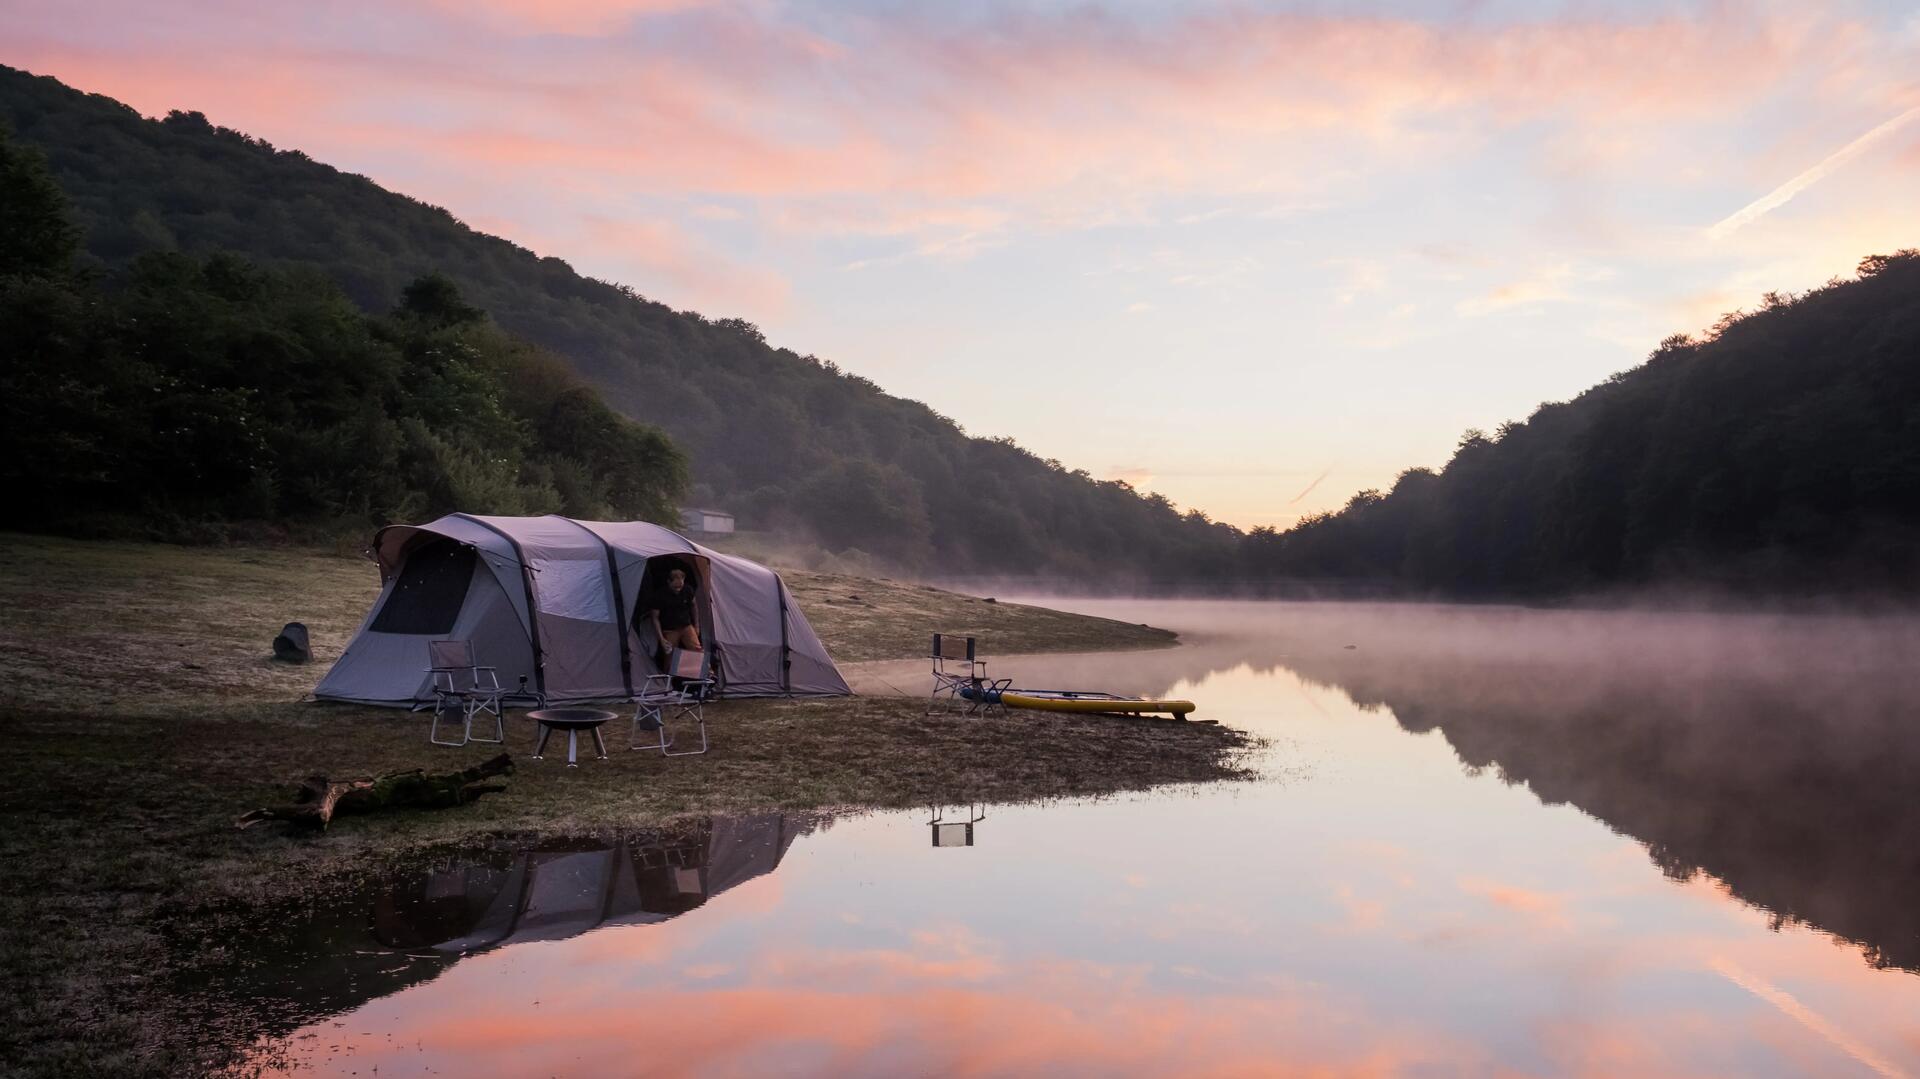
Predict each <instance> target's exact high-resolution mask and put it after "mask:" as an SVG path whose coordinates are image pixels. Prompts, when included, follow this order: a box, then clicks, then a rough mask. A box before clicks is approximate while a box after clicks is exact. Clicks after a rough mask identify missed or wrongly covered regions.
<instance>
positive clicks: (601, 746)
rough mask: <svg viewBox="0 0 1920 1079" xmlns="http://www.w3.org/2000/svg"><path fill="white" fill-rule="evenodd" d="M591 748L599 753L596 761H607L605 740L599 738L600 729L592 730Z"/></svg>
mask: <svg viewBox="0 0 1920 1079" xmlns="http://www.w3.org/2000/svg"><path fill="white" fill-rule="evenodd" d="M593 748H595V749H597V750H599V751H600V756H599V757H597V758H595V759H596V760H606V759H607V740H606V739H605V738H602V737H600V728H598V727H595V728H593Z"/></svg>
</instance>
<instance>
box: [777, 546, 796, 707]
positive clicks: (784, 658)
mask: <svg viewBox="0 0 1920 1079" xmlns="http://www.w3.org/2000/svg"><path fill="white" fill-rule="evenodd" d="M773 583H774V591H775V592H777V593H779V595H780V692H781V693H783V694H785V695H786V696H789V697H791V696H793V647H792V645H791V643H790V642H789V641H788V640H787V580H786V578H784V577H782V576H780V575H779V574H775V575H774V578H773Z"/></svg>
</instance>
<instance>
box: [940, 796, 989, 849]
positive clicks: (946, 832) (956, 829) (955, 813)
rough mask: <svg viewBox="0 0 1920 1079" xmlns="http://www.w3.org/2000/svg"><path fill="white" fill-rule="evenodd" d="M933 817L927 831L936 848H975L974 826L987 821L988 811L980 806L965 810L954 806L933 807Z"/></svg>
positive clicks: (968, 807) (970, 806)
mask: <svg viewBox="0 0 1920 1079" xmlns="http://www.w3.org/2000/svg"><path fill="white" fill-rule="evenodd" d="M930 812H931V813H932V816H931V817H929V818H928V820H927V831H928V832H929V833H930V834H931V835H932V838H933V845H934V846H936V847H971V846H973V826H974V825H976V824H979V823H980V822H981V821H983V820H986V819H987V811H986V810H985V809H984V808H982V807H981V806H979V805H969V806H967V807H966V808H965V809H958V808H955V807H952V806H933V807H931V809H930Z"/></svg>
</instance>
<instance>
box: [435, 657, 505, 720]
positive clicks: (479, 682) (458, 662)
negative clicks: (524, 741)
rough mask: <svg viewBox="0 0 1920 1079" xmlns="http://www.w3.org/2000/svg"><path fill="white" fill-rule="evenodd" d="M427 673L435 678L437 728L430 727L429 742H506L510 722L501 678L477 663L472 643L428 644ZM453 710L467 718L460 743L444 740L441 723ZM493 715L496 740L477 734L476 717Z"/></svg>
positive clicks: (488, 668)
mask: <svg viewBox="0 0 1920 1079" xmlns="http://www.w3.org/2000/svg"><path fill="white" fill-rule="evenodd" d="M427 662H428V663H429V664H430V666H428V668H427V673H429V674H431V675H432V676H433V698H434V704H433V725H432V726H430V727H428V728H427V741H429V742H432V743H433V744H434V745H436V746H464V745H466V744H467V743H468V742H504V741H506V740H507V726H506V719H505V717H504V716H502V715H501V712H500V699H501V698H502V697H505V696H506V695H507V694H506V690H504V689H502V688H500V675H499V672H497V671H495V670H494V669H493V668H492V667H483V666H480V665H479V664H478V663H476V662H474V658H473V642H472V641H428V642H427ZM449 710H454V711H458V712H459V713H460V714H461V715H462V716H463V717H465V720H466V722H465V725H464V726H462V728H461V731H460V740H459V741H458V742H455V741H452V740H451V739H445V738H441V737H440V720H441V718H442V717H443V716H445V715H446V713H447V712H448V711H449ZM482 712H491V713H493V737H492V738H481V737H478V736H476V735H475V734H474V733H473V717H474V716H476V715H479V714H480V713H482Z"/></svg>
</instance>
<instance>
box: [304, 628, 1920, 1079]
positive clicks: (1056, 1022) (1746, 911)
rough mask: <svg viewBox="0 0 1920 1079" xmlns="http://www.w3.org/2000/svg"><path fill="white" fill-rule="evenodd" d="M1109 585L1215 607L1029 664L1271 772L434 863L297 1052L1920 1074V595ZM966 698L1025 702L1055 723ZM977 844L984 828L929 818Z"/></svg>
mask: <svg viewBox="0 0 1920 1079" xmlns="http://www.w3.org/2000/svg"><path fill="white" fill-rule="evenodd" d="M1114 613H1122V616H1123V617H1129V618H1130V620H1133V621H1151V622H1154V623H1156V624H1161V625H1172V626H1175V627H1178V628H1182V629H1184V630H1187V634H1186V639H1187V640H1188V641H1189V644H1188V646H1187V647H1184V648H1181V649H1177V650H1172V651H1167V652H1159V653H1144V654H1132V655H1123V656H1105V657H1092V656H1088V657H1031V658H1030V657H1002V658H999V659H995V660H994V662H995V663H996V673H1008V674H1018V675H1021V676H1022V677H1023V680H1024V679H1026V678H1029V677H1030V678H1032V679H1034V680H1035V681H1036V684H1047V685H1074V686H1078V685H1087V686H1094V687H1101V688H1113V689H1117V690H1124V691H1130V692H1142V693H1151V694H1155V695H1161V694H1166V695H1176V696H1190V697H1192V698H1193V699H1195V700H1196V701H1198V702H1199V703H1200V705H1201V707H1202V709H1203V710H1204V711H1203V715H1206V716H1208V717H1209V718H1217V719H1220V720H1221V721H1223V722H1228V723H1233V724H1236V725H1239V726H1243V727H1249V728H1253V729H1256V730H1258V731H1261V732H1262V733H1265V734H1266V735H1268V736H1269V737H1270V738H1271V739H1272V749H1271V751H1270V753H1269V755H1268V756H1267V757H1266V758H1265V760H1264V763H1263V770H1264V771H1265V772H1266V773H1267V775H1268V777H1269V779H1270V781H1269V782H1265V783H1259V784H1233V785H1226V786H1220V787H1208V788H1197V789H1183V790H1180V791H1175V792H1171V793H1169V794H1160V795H1143V796H1127V797H1121V798H1114V799H1105V800H1099V801H1094V802H1075V803H1065V804H1051V805H1044V806H1003V805H995V806H990V807H988V806H933V807H928V808H927V809H926V810H925V811H921V812H904V813H878V814H865V815H852V816H843V817H840V818H838V819H837V820H835V821H834V824H833V827H832V829H831V830H830V831H828V830H826V829H820V830H818V831H817V832H816V834H815V835H813V836H812V837H811V838H809V839H808V840H807V841H806V842H805V843H804V844H796V843H795V842H794V838H793V837H795V836H797V835H800V834H803V833H805V832H806V831H808V830H809V829H811V828H812V823H811V822H809V821H804V820H795V819H794V818H785V819H774V820H772V821H771V822H769V819H768V818H755V819H754V821H751V822H722V821H716V822H714V823H713V824H712V825H710V826H708V827H707V828H706V830H705V831H704V832H700V833H699V834H697V835H694V836H691V837H674V838H671V839H670V838H669V837H642V838H641V839H639V840H628V841H626V842H624V843H614V842H608V843H599V844H571V845H568V844H548V845H545V846H543V847H540V848H538V849H535V850H529V851H517V850H511V851H510V850H502V851H498V852H490V853H487V854H486V855H484V856H480V857H469V858H465V859H462V860H458V861H452V860H447V861H442V862H440V863H436V864H434V865H430V866H421V867H417V868H415V869H413V870H410V871H409V874H408V875H405V876H403V877H401V878H396V879H394V880H390V881H388V882H386V883H384V884H382V885H381V886H380V888H379V889H376V890H374V891H371V892H369V893H368V894H366V895H365V896H364V897H362V901H361V905H360V906H358V907H357V908H355V910H354V913H353V917H352V918H351V919H349V921H352V922H353V924H351V925H346V926H344V927H343V930H342V932H341V933H340V934H338V935H337V936H336V937H334V938H333V939H332V942H331V944H330V945H329V947H331V948H332V949H333V951H332V953H331V958H330V960H329V962H330V963H331V966H330V967H329V966H328V965H327V964H326V963H322V962H320V961H319V960H318V959H316V961H315V963H314V964H313V965H312V966H311V967H310V968H309V969H310V970H311V972H312V974H313V975H314V976H317V977H319V978H322V979H324V978H328V977H333V978H336V979H337V978H339V977H340V976H341V975H340V974H339V972H340V971H343V970H352V971H355V972H356V973H354V974H353V975H352V978H351V980H353V981H355V982H356V984H355V986H354V987H353V989H352V991H351V992H345V993H340V994H336V995H335V996H333V997H332V998H331V1002H330V1003H329V1004H328V1006H327V1007H326V1008H325V1009H320V1010H318V1011H317V1012H316V1013H315V1014H326V1015H332V1016H334V1018H332V1019H330V1020H328V1021H327V1022H325V1023H313V1024H310V1025H309V1026H307V1027H306V1028H305V1029H304V1030H303V1031H302V1032H300V1034H299V1035H298V1036H297V1037H296V1038H295V1039H293V1040H292V1041H291V1042H290V1043H287V1044H291V1045H293V1046H294V1047H295V1052H294V1054H293V1056H294V1062H295V1063H298V1064H300V1065H302V1066H306V1067H312V1068H315V1069H317V1070H321V1071H327V1072H332V1073H336V1074H348V1073H351V1072H355V1071H357V1072H359V1074H362V1075H365V1074H368V1073H369V1072H370V1071H371V1070H372V1069H373V1068H375V1067H377V1068H378V1069H379V1073H380V1074H381V1075H383V1076H386V1075H393V1074H420V1073H427V1072H437V1073H441V1074H464V1075H499V1076H508V1075H518V1074H527V1073H534V1072H538V1073H542V1074H546V1073H554V1074H578V1075H588V1074H595V1075H597V1074H635V1073H655V1074H688V1073H697V1074H739V1075H756V1074H766V1073H769V1072H778V1073H781V1074H820V1075H876V1076H881V1075H886V1076H891V1075H898V1074H907V1073H913V1074H953V1073H962V1074H982V1075H1027V1074H1036V1073H1070V1074H1092V1073H1098V1074H1166V1073H1174V1072H1178V1073H1182V1074H1231V1075H1250V1074H1260V1075H1265V1074H1287V1073H1292V1072H1300V1073H1312V1074H1328V1075H1344V1074H1368V1075H1383V1074H1465V1075H1480V1074H1491V1073H1512V1074H1582V1073H1584V1074H1599V1075H1628V1074H1631V1075H1662V1074H1738V1075H1757V1074H1820V1075H1825V1074H1851V1073H1858V1072H1862V1071H1864V1072H1866V1073H1876V1072H1877V1073H1879V1074H1883V1075H1897V1074H1909V1073H1920V978H1914V977H1913V976H1912V975H1910V974H1908V973H1906V970H1912V969H1914V968H1915V966H1916V963H1917V962H1920V948H1917V947H1916V943H1915V933H1916V928H1917V927H1920V916H1916V915H1914V914H1912V913H1910V912H1909V911H1907V910H1906V909H1905V908H1904V906H1903V903H1904V901H1905V900H1906V899H1907V897H1909V896H1910V895H1911V894H1913V891H1914V888H1915V885H1916V884H1920V869H1917V868H1916V864H1915V861H1914V859H1913V858H1912V856H1911V853H1910V852H1911V851H1912V850H1914V849H1915V841H1916V840H1920V814H1917V813H1916V811H1915V810H1913V809H1911V808H1909V807H1908V806H1906V805H1905V804H1904V802H1903V799H1902V795H1903V794H1905V793H1906V792H1907V791H1909V790H1911V789H1912V787H1911V781H1912V779H1913V778H1915V772H1916V771H1920V746H1916V745H1915V744H1914V742H1915V741H1916V739H1914V738H1913V737H1911V736H1910V735H1909V734H1908V731H1909V725H1910V721H1909V720H1908V718H1907V717H1908V716H1909V715H1910V714H1911V710H1910V709H1909V708H1908V706H1907V704H1906V702H1907V701H1910V700H1914V699H1920V697H1916V696H1915V694H1917V693H1920V684H1916V679H1917V678H1920V672H1914V671H1910V670H1908V669H1907V664H1906V663H1905V662H1904V660H1905V657H1906V656H1908V655H1911V654H1916V653H1915V651H1914V649H1915V646H1916V645H1920V630H1916V629H1915V628H1914V626H1913V625H1910V624H1906V623H1875V624H1865V623H1857V622H1852V621H1848V620H1826V621H1821V620H1804V619H1800V620H1768V619H1750V618H1749V619H1729V618H1712V617H1704V616H1702V617H1692V616H1686V617H1681V616H1659V617H1648V616H1629V615H1618V616H1614V615H1574V614H1565V613H1553V612H1516V611H1502V610H1497V609H1478V610H1469V611H1456V610H1443V609H1434V608H1411V607H1392V606H1384V605H1298V604H1239V605H1204V604H1196V605H1180V604H1171V605H1168V604H1157V605H1154V606H1152V607H1133V608H1127V609H1124V611H1123V610H1122V609H1120V608H1115V609H1114ZM854 673H855V677H856V678H858V677H862V676H866V677H870V678H879V679H896V678H897V679H898V680H899V681H900V683H901V686H900V688H902V689H903V690H907V691H910V692H911V691H914V690H917V689H918V688H919V685H920V682H919V681H918V680H914V679H919V680H924V679H925V672H924V669H923V668H922V666H921V665H920V664H918V663H915V664H908V665H902V667H901V670H900V672H899V673H897V674H896V673H895V672H894V671H892V670H890V669H889V668H888V667H887V666H886V665H879V666H876V667H874V668H872V669H861V670H858V671H856V672H854ZM1042 678H1044V679H1046V681H1045V682H1038V681H1037V680H1038V679H1042ZM956 721H963V720H956ZM964 721H965V722H993V723H1004V724H1006V730H1007V731H1008V734H1009V736H1010V737H1011V736H1017V733H1018V729H1019V727H1018V725H1019V723H1021V722H1043V721H1044V720H1040V719H1033V718H1032V717H1027V718H1024V719H1023V718H1022V717H1018V716H1015V717H1009V718H1007V719H1004V720H1000V719H996V720H977V719H968V720H964ZM1569 807H1573V808H1569ZM1576 810H1577V811H1576ZM989 816H990V817H991V825H990V827H991V828H992V832H991V836H992V839H991V842H984V843H980V844H979V845H977V846H971V844H970V843H969V841H970V840H974V841H978V840H979V838H980V836H981V834H982V830H983V829H985V828H986V827H989V825H988V824H986V823H983V822H985V821H987V819H988V817H989ZM727 837H740V838H738V839H732V838H727ZM1623 837H1625V838H1623ZM950 846H971V849H969V850H968V851H967V852H966V853H964V854H958V853H954V852H953V851H950V850H947V849H930V848H947V847H950ZM643 850H644V853H643ZM735 852H739V853H735ZM775 867H777V868H778V869H779V872H777V873H775V872H773V871H772V870H773V869H774V868H775ZM1722 882H1724V883H1722ZM730 889H731V890H732V891H733V894H731V895H729V896H728V897H727V900H726V902H724V903H710V902H709V906H708V907H707V908H706V909H705V910H704V911H703V912H702V913H701V914H700V915H699V916H697V917H677V916H676V914H675V912H676V911H678V910H681V909H690V908H691V907H692V906H697V905H698V904H700V903H701V902H703V901H710V900H711V897H713V896H716V895H719V894H721V893H722V892H725V891H728V890H730ZM368 912H372V914H371V915H369V914H368ZM1802 923H1805V924H1802ZM1808 926H1813V927H1818V931H1816V930H1815V929H1811V928H1808ZM588 930H595V931H592V932H589V931H588ZM1828 933H1831V934H1835V935H1838V936H1839V937H1841V938H1844V939H1845V940H1846V941H1851V942H1853V943H1852V944H1849V945H1846V946H1844V947H1836V946H1835V945H1834V941H1833V939H1832V938H1831V937H1829V936H1828V935H1826V934H1828ZM532 942H538V943H532ZM1856 945H1857V947H1856ZM354 949H360V950H362V951H364V952H365V953H368V954H367V955H365V956H363V955H361V954H359V953H356V952H355V951H354ZM1862 951H1864V952H1865V955H1866V958H1867V960H1868V961H1867V962H1862ZM316 954H318V953H316ZM1876 964H1884V965H1886V966H1890V967H1895V968H1904V969H1886V967H1883V966H1876ZM423 967H424V968H426V969H429V970H432V971H436V972H437V973H436V974H431V975H428V977H430V978H431V981H424V982H423V981H422V980H421V978H420V976H419V975H418V973H417V972H418V971H419V970H420V969H422V968H423ZM395 968H397V969H399V970H400V971H401V973H399V974H394V973H392V971H393V969H395ZM405 977H412V978H414V979H415V980H414V981H413V982H411V983H403V982H401V981H398V980H395V979H398V978H405ZM383 978H384V979H386V980H384V981H382V980H380V979H383ZM342 1012H346V1014H339V1013H342ZM302 1039H305V1040H302Z"/></svg>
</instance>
